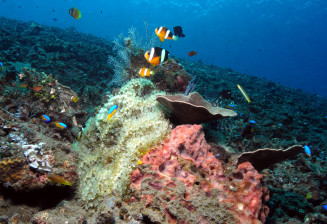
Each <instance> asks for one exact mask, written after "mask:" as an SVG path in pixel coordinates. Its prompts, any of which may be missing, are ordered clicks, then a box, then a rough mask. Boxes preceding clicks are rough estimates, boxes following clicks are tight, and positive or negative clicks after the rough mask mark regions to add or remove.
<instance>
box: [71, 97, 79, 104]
mask: <svg viewBox="0 0 327 224" xmlns="http://www.w3.org/2000/svg"><path fill="white" fill-rule="evenodd" d="M71 99H72V101H73V102H74V103H77V101H78V100H79V99H78V96H72V97H71Z"/></svg>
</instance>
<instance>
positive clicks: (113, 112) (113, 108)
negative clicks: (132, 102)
mask: <svg viewBox="0 0 327 224" xmlns="http://www.w3.org/2000/svg"><path fill="white" fill-rule="evenodd" d="M117 109H118V106H117V105H113V106H112V107H110V109H109V111H108V116H107V121H108V122H109V121H110V119H111V118H112V116H114V114H115V113H116V111H117Z"/></svg>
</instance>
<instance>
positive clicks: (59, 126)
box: [54, 121, 67, 129]
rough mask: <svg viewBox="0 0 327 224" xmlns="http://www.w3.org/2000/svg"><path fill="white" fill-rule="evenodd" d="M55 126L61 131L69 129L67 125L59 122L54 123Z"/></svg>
mask: <svg viewBox="0 0 327 224" xmlns="http://www.w3.org/2000/svg"><path fill="white" fill-rule="evenodd" d="M54 124H55V125H56V126H57V127H58V128H60V129H66V128H67V125H65V124H64V123H62V122H59V121H56V122H54Z"/></svg>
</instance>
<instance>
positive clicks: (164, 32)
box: [155, 26, 178, 42]
mask: <svg viewBox="0 0 327 224" xmlns="http://www.w3.org/2000/svg"><path fill="white" fill-rule="evenodd" d="M155 32H156V34H157V36H158V37H159V39H160V41H161V42H164V40H165V39H167V40H178V37H177V36H175V35H173V33H172V32H171V31H170V30H168V29H167V28H166V27H164V26H161V27H158V28H157V29H155Z"/></svg>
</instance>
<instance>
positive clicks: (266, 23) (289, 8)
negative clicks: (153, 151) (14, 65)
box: [0, 0, 327, 98]
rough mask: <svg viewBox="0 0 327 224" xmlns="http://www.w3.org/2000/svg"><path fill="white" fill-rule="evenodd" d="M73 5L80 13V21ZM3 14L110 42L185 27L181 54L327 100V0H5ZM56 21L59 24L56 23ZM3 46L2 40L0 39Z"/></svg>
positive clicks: (176, 51) (176, 47)
mask: <svg viewBox="0 0 327 224" xmlns="http://www.w3.org/2000/svg"><path fill="white" fill-rule="evenodd" d="M71 7H77V8H79V9H80V10H81V12H82V18H81V19H80V20H75V19H74V18H72V17H71V16H70V15H69V14H68V10H69V9H70V8H71ZM0 16H4V17H7V18H14V19H20V20H24V21H35V22H38V23H41V24H45V25H50V26H58V27H62V28H67V27H71V26H74V27H75V28H76V29H77V30H78V31H81V32H84V33H91V34H94V35H97V36H101V37H104V38H107V39H113V38H114V37H116V36H117V35H118V34H120V33H121V32H124V33H126V32H127V30H128V28H130V27H131V26H134V27H137V28H139V29H140V30H144V25H143V20H144V19H146V20H147V21H148V22H149V25H150V28H151V30H154V29H155V28H156V27H159V26H163V25H164V26H167V27H168V28H170V29H173V27H174V26H176V25H180V26H182V27H183V30H184V33H185V35H186V37H185V38H184V39H180V40H179V41H177V42H173V41H165V43H164V45H163V47H164V48H166V49H168V50H169V51H170V52H171V54H172V55H174V56H176V57H183V58H189V57H188V56H187V53H188V52H189V51H192V50H194V51H198V52H199V53H198V55H197V56H194V57H192V58H190V60H201V61H202V62H203V63H205V64H214V65H218V66H221V67H229V68H232V69H233V70H234V71H238V72H242V73H247V74H251V75H255V76H259V77H265V78H267V79H269V80H273V81H276V82H280V83H282V84H284V85H287V86H291V87H295V88H301V89H303V90H305V91H308V92H312V93H317V94H319V95H321V96H323V97H326V98H327V69H326V65H325V63H326V61H327V60H326V59H327V29H326V28H327V1H326V0H311V1H310V0H208V1H204V0H197V1H196V0H174V1H168V0H166V1H159V0H152V1H145V0H143V1H142V0H139V1H136V0H124V1H110V0H97V1H90V0H66V1H65V0H47V1H45V0H34V1H32V0H15V1H14V0H5V1H4V0H1V1H0ZM54 19H55V20H56V21H55V20H54ZM0 44H1V43H0Z"/></svg>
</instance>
